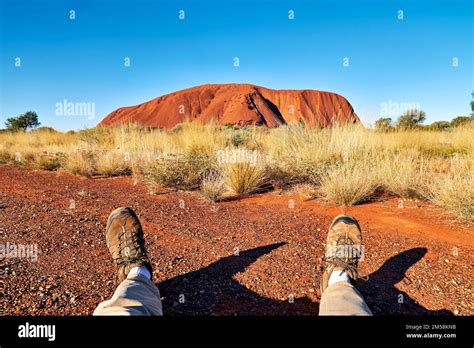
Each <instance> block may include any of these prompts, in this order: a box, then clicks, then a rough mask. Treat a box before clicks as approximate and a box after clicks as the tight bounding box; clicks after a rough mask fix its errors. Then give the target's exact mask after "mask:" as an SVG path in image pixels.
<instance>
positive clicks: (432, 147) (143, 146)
mask: <svg viewBox="0 0 474 348" xmlns="http://www.w3.org/2000/svg"><path fill="white" fill-rule="evenodd" d="M473 134H474V124H473V123H472V122H466V123H463V124H462V125H460V126H457V127H450V128H449V129H447V130H442V131H441V130H432V129H431V130H422V129H418V128H414V129H413V128H409V127H404V128H400V129H393V130H391V131H386V130H384V129H368V128H363V127H361V126H354V125H353V126H345V127H334V128H328V129H306V128H304V127H302V126H301V125H299V124H295V125H288V126H281V127H278V128H274V129H266V128H260V127H242V128H236V127H233V126H230V125H229V126H218V125H211V124H209V125H198V124H194V123H185V124H179V125H178V126H176V127H175V128H173V129H172V130H169V131H167V130H162V129H150V128H143V127H138V126H136V125H132V124H131V125H128V126H122V127H115V128H112V129H111V128H102V127H98V128H92V129H86V130H82V131H78V132H67V133H61V132H57V131H54V130H52V129H48V128H43V129H41V128H40V129H36V130H32V131H3V132H1V133H0V162H2V163H9V164H12V165H20V166H28V167H34V168H39V169H45V170H59V171H67V172H71V173H73V174H76V175H84V176H94V175H104V176H114V175H131V176H133V177H134V179H135V180H136V181H143V182H146V183H147V184H148V185H149V186H150V191H151V192H153V191H154V190H155V189H156V188H158V187H159V188H172V189H179V190H198V191H200V192H201V193H202V195H203V196H204V197H206V198H207V199H209V200H212V201H218V200H220V199H223V198H226V197H228V196H235V195H243V194H249V193H255V192H262V191H268V190H279V191H280V190H295V189H296V188H298V187H305V190H306V191H307V193H308V197H311V198H314V199H320V200H323V201H326V202H330V203H334V204H341V205H354V204H359V203H361V202H364V201H369V200H380V199H385V198H387V197H400V199H415V200H423V201H431V202H433V203H434V204H436V205H438V206H440V207H443V208H444V209H445V210H446V211H448V212H450V213H454V214H456V215H457V216H459V217H460V218H462V219H465V220H468V221H471V222H473V221H474V137H473V136H472V135H473Z"/></svg>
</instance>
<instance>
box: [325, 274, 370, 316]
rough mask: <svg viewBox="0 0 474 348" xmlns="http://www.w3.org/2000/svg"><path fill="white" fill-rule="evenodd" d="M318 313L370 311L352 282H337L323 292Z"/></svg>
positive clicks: (359, 313) (354, 313) (346, 313)
mask: <svg viewBox="0 0 474 348" xmlns="http://www.w3.org/2000/svg"><path fill="white" fill-rule="evenodd" d="M319 315H372V312H371V311H370V309H369V307H368V306H367V304H366V303H365V301H364V299H363V297H362V294H361V293H360V292H359V291H357V289H356V288H355V287H354V286H352V284H350V283H348V282H337V283H334V284H332V285H331V286H329V287H328V288H326V290H325V291H324V292H323V294H322V296H321V303H320V304H319Z"/></svg>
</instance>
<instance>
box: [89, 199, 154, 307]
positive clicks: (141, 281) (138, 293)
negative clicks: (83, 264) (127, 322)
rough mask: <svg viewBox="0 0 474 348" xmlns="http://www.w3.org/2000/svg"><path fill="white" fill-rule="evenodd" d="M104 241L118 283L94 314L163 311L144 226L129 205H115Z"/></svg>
mask: <svg viewBox="0 0 474 348" xmlns="http://www.w3.org/2000/svg"><path fill="white" fill-rule="evenodd" d="M106 242H107V247H108V248H109V251H110V253H111V255H112V258H113V260H114V263H115V264H116V266H117V280H118V282H119V283H120V284H119V286H118V287H117V289H116V290H115V292H114V294H113V296H112V298H111V299H110V300H107V301H104V302H102V303H100V304H99V305H98V306H97V308H96V310H95V311H94V315H163V311H162V305H161V299H160V292H159V291H158V288H157V287H156V286H155V284H153V282H152V273H153V272H152V268H151V263H150V260H149V259H148V256H147V253H146V249H145V242H144V239H143V230H142V227H141V224H140V221H139V220H138V218H137V216H136V214H135V213H134V211H133V210H132V209H130V208H118V209H116V210H114V211H113V212H112V213H111V214H110V216H109V219H108V221H107V227H106Z"/></svg>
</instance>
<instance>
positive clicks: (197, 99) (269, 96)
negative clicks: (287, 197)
mask: <svg viewBox="0 0 474 348" xmlns="http://www.w3.org/2000/svg"><path fill="white" fill-rule="evenodd" d="M186 120H196V121H198V122H201V123H208V122H214V123H217V124H234V125H238V126H245V125H258V126H264V127H270V128H271V127H277V126H279V125H282V124H287V123H291V122H304V123H305V125H306V127H311V128H314V127H330V126H333V125H335V124H348V123H358V122H359V118H358V117H357V115H356V114H355V112H354V109H353V108H352V106H351V104H350V103H349V102H348V101H347V100H346V99H345V98H344V97H342V96H340V95H338V94H335V93H330V92H321V91H315V90H273V89H268V88H264V87H259V86H255V85H250V84H212V85H203V86H197V87H193V88H189V89H185V90H181V91H178V92H174V93H170V94H167V95H164V96H161V97H158V98H155V99H152V100H150V101H147V102H145V103H143V104H139V105H136V106H127V107H123V108H119V109H117V110H115V111H113V112H111V113H110V114H109V115H107V116H106V117H105V118H104V119H103V120H102V121H101V122H100V123H99V126H109V127H111V126H116V125H120V124H126V123H137V124H140V125H144V126H152V127H162V128H168V129H169V128H172V127H174V126H175V125H176V124H178V123H182V122H184V121H186Z"/></svg>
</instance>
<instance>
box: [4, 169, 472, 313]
mask: <svg viewBox="0 0 474 348" xmlns="http://www.w3.org/2000/svg"><path fill="white" fill-rule="evenodd" d="M71 199H73V200H74V201H75V208H74V209H71V208H70V200H71ZM290 200H293V202H291V201H290ZM291 203H294V208H290V207H291ZM118 206H130V207H132V208H133V209H134V210H135V211H136V212H137V214H138V215H139V217H140V219H141V221H142V223H143V227H144V231H145V239H146V241H147V245H148V250H149V254H150V256H151V257H152V263H153V266H154V279H155V281H156V283H157V285H158V287H159V288H160V291H161V294H162V296H163V306H164V312H165V314H166V315H183V314H185V315H188V314H210V315H232V314H264V315H285V314H298V315H316V314H317V313H318V304H319V301H320V293H319V289H318V284H319V280H320V276H321V274H322V269H323V261H322V257H323V254H324V240H325V236H326V231H327V229H328V226H329V224H330V222H331V219H332V218H333V217H334V216H335V215H336V214H339V213H341V211H342V209H341V208H340V207H336V206H332V205H323V204H321V203H319V202H317V201H303V200H301V199H300V198H299V196H297V195H291V194H282V195H278V194H277V193H267V194H262V195H255V196H251V197H248V198H245V199H241V200H237V201H229V202H221V203H217V204H214V203H208V202H207V201H205V200H204V199H202V198H201V197H200V195H199V194H198V193H185V192H166V193H163V194H157V195H150V194H148V191H147V188H146V187H145V186H143V185H141V184H138V185H135V186H134V185H133V181H132V179H131V178H126V177H119V178H93V179H84V178H79V177H76V176H73V175H69V174H65V173H51V172H44V171H31V170H27V169H23V168H15V167H9V166H5V165H0V221H1V224H0V243H1V244H5V243H7V242H9V243H17V244H25V243H37V244H38V248H39V250H40V253H39V256H38V260H37V261H36V262H31V261H27V260H25V259H13V258H6V259H4V260H0V267H1V268H3V271H4V272H5V274H6V282H5V289H4V294H3V296H0V309H2V310H3V313H4V314H6V315H77V314H91V313H92V311H93V310H94V308H95V306H96V305H97V303H98V302H100V301H101V300H104V299H106V298H108V297H110V296H111V294H112V292H113V290H114V288H115V286H114V283H113V280H114V267H113V265H112V261H111V259H110V256H109V253H108V251H107V248H106V246H105V241H104V228H105V222H106V219H107V216H108V214H109V213H110V211H111V210H112V209H114V208H116V207H118ZM347 212H348V213H350V214H352V215H354V216H355V217H356V218H358V219H359V222H360V223H361V226H362V228H363V234H364V238H365V259H364V260H363V261H362V262H361V264H360V269H361V275H362V276H368V279H367V280H365V281H362V280H361V281H359V282H358V283H357V284H356V285H357V287H358V288H359V289H360V290H361V292H362V293H363V295H364V297H365V298H366V301H367V303H368V304H369V306H370V307H371V308H372V310H373V311H374V313H375V314H441V315H450V314H460V315H473V314H474V308H473V307H472V304H473V303H474V298H473V297H474V296H473V291H472V279H473V269H472V265H473V263H474V262H473V261H474V260H473V259H474V256H473V255H474V253H473V251H474V238H473V234H474V229H473V228H472V226H471V227H469V226H466V225H465V224H463V223H460V222H458V221H456V220H455V219H454V218H453V217H452V216H449V215H446V214H443V213H442V212H441V210H439V209H438V208H435V207H434V206H432V205H430V204H427V203H423V204H420V203H417V202H404V208H398V201H397V200H389V201H385V202H375V203H370V204H365V205H360V206H357V207H351V208H348V209H347ZM236 251H239V255H238V256H234V252H236ZM2 263H3V265H2ZM180 295H184V298H185V302H184V303H180V302H179V299H180ZM290 296H294V303H291V302H290V301H289V298H290ZM400 301H401V302H400Z"/></svg>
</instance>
